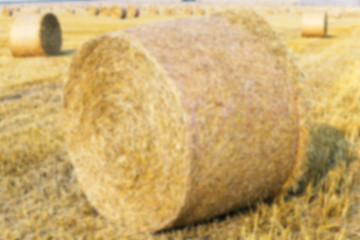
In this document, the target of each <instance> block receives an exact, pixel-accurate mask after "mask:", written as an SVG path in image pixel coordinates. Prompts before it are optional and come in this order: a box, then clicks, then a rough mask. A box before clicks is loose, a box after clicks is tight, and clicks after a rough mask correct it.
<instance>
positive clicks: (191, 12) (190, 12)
mask: <svg viewBox="0 0 360 240" xmlns="http://www.w3.org/2000/svg"><path fill="white" fill-rule="evenodd" d="M184 13H185V15H193V14H194V10H193V8H192V7H187V8H185V9H184Z"/></svg>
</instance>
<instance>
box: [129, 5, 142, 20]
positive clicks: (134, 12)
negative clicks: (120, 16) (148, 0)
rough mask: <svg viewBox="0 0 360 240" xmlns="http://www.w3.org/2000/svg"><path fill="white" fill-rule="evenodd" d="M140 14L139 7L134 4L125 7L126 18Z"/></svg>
mask: <svg viewBox="0 0 360 240" xmlns="http://www.w3.org/2000/svg"><path fill="white" fill-rule="evenodd" d="M139 16H140V9H139V8H137V7H134V6H127V7H126V17H127V18H137V17H139Z"/></svg>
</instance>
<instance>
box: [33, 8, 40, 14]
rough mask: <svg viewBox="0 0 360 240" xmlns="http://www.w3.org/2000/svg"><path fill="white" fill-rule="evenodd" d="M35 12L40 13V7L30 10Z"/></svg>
mask: <svg viewBox="0 0 360 240" xmlns="http://www.w3.org/2000/svg"><path fill="white" fill-rule="evenodd" d="M32 12H33V13H35V14H40V13H41V9H40V8H36V9H34V10H33V11H32Z"/></svg>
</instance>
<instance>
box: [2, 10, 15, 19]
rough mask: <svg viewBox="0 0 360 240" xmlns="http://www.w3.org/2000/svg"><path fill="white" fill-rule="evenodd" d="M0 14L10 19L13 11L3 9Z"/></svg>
mask: <svg viewBox="0 0 360 240" xmlns="http://www.w3.org/2000/svg"><path fill="white" fill-rule="evenodd" d="M1 14H2V15H3V16H5V17H11V16H12V15H13V14H14V13H13V10H11V9H8V8H4V9H3V10H2V11H1Z"/></svg>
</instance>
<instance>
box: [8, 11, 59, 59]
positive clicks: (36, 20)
mask: <svg viewBox="0 0 360 240" xmlns="http://www.w3.org/2000/svg"><path fill="white" fill-rule="evenodd" d="M61 43H62V39H61V28H60V24H59V21H58V19H57V17H56V16H55V15H54V14H52V13H47V14H43V15H35V14H28V15H22V16H19V17H17V18H16V19H15V20H14V22H13V23H12V26H11V30H10V35H9V45H10V50H11V53H12V55H13V56H17V57H21V56H37V55H54V54H58V53H59V52H60V50H61Z"/></svg>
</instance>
